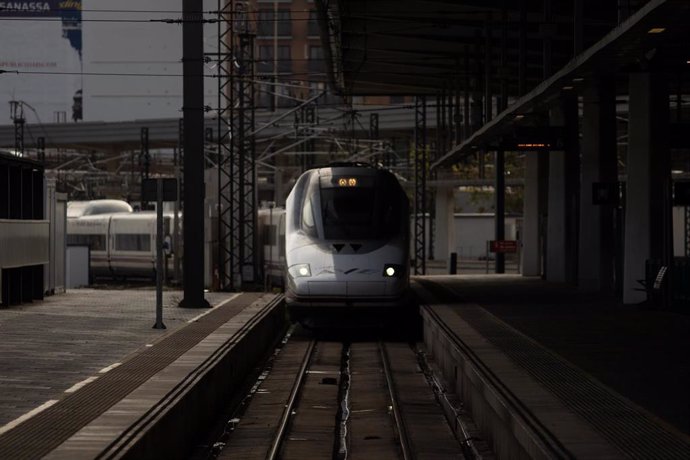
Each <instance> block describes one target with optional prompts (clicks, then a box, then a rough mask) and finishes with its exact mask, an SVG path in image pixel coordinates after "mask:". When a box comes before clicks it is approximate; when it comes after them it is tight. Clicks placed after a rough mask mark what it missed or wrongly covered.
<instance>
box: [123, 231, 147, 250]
mask: <svg viewBox="0 0 690 460" xmlns="http://www.w3.org/2000/svg"><path fill="white" fill-rule="evenodd" d="M115 249H117V250H118V251H150V250H151V236H150V235H149V234H147V233H141V234H136V233H132V234H122V233H120V234H117V235H115Z"/></svg>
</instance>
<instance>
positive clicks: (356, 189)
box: [321, 184, 404, 240]
mask: <svg viewBox="0 0 690 460" xmlns="http://www.w3.org/2000/svg"><path fill="white" fill-rule="evenodd" d="M373 185H374V184H371V186H361V187H360V186H353V187H349V186H346V187H338V186H336V187H323V186H322V188H321V216H322V220H323V230H324V238H325V239H327V240H333V239H344V238H348V239H381V238H389V237H391V236H395V235H397V234H399V233H401V232H402V231H403V227H404V224H402V223H401V215H402V213H403V209H402V207H403V202H402V200H401V199H400V195H399V193H398V189H397V188H392V189H391V188H387V187H374V186H373ZM396 185H397V184H396Z"/></svg>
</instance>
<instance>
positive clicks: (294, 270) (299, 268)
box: [288, 264, 311, 278]
mask: <svg viewBox="0 0 690 460" xmlns="http://www.w3.org/2000/svg"><path fill="white" fill-rule="evenodd" d="M288 272H290V275H292V277H293V278H302V277H307V276H311V269H310V268H309V264H295V265H293V266H292V267H290V268H288Z"/></svg>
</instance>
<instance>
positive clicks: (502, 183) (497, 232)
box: [494, 150, 506, 273]
mask: <svg viewBox="0 0 690 460" xmlns="http://www.w3.org/2000/svg"><path fill="white" fill-rule="evenodd" d="M494 172H495V178H494V208H495V214H494V239H495V240H497V241H501V240H504V239H505V236H506V235H505V210H506V206H505V203H506V178H505V152H504V151H503V150H496V152H495V157H494ZM495 271H496V273H505V272H506V259H505V254H504V253H502V252H497V253H496V265H495Z"/></svg>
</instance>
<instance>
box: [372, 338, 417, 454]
mask: <svg viewBox="0 0 690 460" xmlns="http://www.w3.org/2000/svg"><path fill="white" fill-rule="evenodd" d="M379 350H380V351H381V361H382V362H383V373H384V375H385V376H386V385H387V386H388V394H389V396H390V398H391V407H392V408H393V416H394V417H395V424H396V426H397V427H398V436H399V437H400V448H401V449H402V456H403V459H405V460H412V459H414V458H415V456H414V455H413V453H412V449H411V448H410V442H409V439H408V433H407V427H406V426H405V421H404V420H403V417H402V414H401V413H400V406H399V405H398V398H397V397H396V390H395V382H394V381H393V374H392V372H391V368H390V361H389V359H388V352H387V351H386V345H385V344H384V343H383V342H379Z"/></svg>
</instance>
